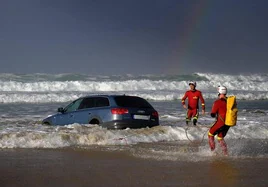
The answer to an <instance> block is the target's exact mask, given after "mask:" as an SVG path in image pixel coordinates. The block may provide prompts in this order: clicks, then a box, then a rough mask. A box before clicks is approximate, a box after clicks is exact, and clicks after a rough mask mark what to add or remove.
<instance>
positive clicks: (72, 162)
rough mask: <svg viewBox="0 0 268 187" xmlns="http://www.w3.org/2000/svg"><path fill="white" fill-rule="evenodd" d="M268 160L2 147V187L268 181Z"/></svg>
mask: <svg viewBox="0 0 268 187" xmlns="http://www.w3.org/2000/svg"><path fill="white" fill-rule="evenodd" d="M267 173H268V160H267V159H265V158H264V159H260V158H258V159H253V158H248V159H230V158H217V157H213V158H212V159H211V160H207V161H200V162H189V161H167V160H164V161H163V160H162V161H159V160H155V159H144V158H137V157H134V156H132V155H131V154H129V153H128V152H127V151H107V150H102V149H98V148H95V149H91V150H83V149H71V148H69V149H2V150H0V176H1V178H0V186H1V187H11V186H12V187H13V186H15V187H16V186H27V187H32V186H35V187H36V186H38V187H43V186H46V187H59V186H64V187H69V186H70V187H71V186H152V187H153V186H154V187H156V186H225V187H226V186H228V187H230V186H231V187H232V186H235V187H237V186H248V187H249V186H250V187H251V186H258V187H259V186H268V177H267Z"/></svg>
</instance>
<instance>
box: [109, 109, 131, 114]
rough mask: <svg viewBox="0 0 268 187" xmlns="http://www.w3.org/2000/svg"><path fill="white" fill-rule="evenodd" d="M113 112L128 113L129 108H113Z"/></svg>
mask: <svg viewBox="0 0 268 187" xmlns="http://www.w3.org/2000/svg"><path fill="white" fill-rule="evenodd" d="M111 112H112V114H119V115H122V114H127V113H128V109H126V108H112V109H111Z"/></svg>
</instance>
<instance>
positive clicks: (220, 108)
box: [211, 98, 227, 123]
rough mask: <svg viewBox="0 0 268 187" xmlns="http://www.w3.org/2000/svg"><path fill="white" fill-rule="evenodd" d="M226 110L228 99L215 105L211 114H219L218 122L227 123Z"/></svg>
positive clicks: (218, 101) (216, 102)
mask: <svg viewBox="0 0 268 187" xmlns="http://www.w3.org/2000/svg"><path fill="white" fill-rule="evenodd" d="M226 110H227V109H226V99H223V98H222V99H218V100H216V101H215V102H214V103H213V106H212V109H211V114H214V115H215V114H217V116H218V117H217V121H221V122H223V123H225V122H224V121H225V116H226ZM219 116H221V117H219ZM221 118H222V119H221Z"/></svg>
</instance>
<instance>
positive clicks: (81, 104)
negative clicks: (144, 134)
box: [42, 95, 159, 129]
mask: <svg viewBox="0 0 268 187" xmlns="http://www.w3.org/2000/svg"><path fill="white" fill-rule="evenodd" d="M73 123H78V124H98V125H99V126H101V127H104V128H107V129H125V128H144V127H154V126H158V125H159V116H158V112H157V111H156V110H155V109H154V108H153V106H152V105H151V104H150V103H149V102H148V101H147V100H145V99H143V98H141V97H138V96H131V95H89V96H85V97H81V98H78V99H76V100H74V101H73V102H71V103H70V104H69V105H67V106H66V107H65V108H62V107H61V108H58V113H57V114H54V115H50V116H48V117H47V118H45V119H43V121H42V124H46V125H68V124H73Z"/></svg>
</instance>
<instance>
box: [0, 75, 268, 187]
mask: <svg viewBox="0 0 268 187" xmlns="http://www.w3.org/2000/svg"><path fill="white" fill-rule="evenodd" d="M190 80H194V81H196V82H197V89H198V90H200V91H202V93H203V96H204V99H205V102H206V114H205V115H201V114H200V116H199V120H198V126H197V127H194V126H191V125H189V126H186V124H185V114H186V111H185V110H184V109H183V108H182V106H181V98H182V96H183V95H184V93H185V91H186V90H188V89H189V86H188V82H189V81H190ZM267 81H268V74H251V75H243V74H240V75H227V74H213V73H194V74H188V75H114V76H92V75H84V74H58V75H52V74H37V73H36V74H4V73H2V74H0V106H1V107H0V115H1V116H0V154H1V156H0V168H2V169H0V173H1V176H3V175H4V176H5V177H4V178H2V179H1V180H0V184H2V185H1V186H5V185H6V186H20V185H21V186H35V185H36V184H37V186H57V185H64V186H73V185H75V181H76V180H77V181H79V182H77V183H78V184H80V185H77V186H88V185H89V184H92V185H93V186H107V184H108V183H109V185H110V186H126V185H127V186H188V185H190V186H191V185H192V186H195V185H198V186H213V185H215V184H217V185H218V186H223V185H225V186H226V183H225V182H226V180H227V178H228V179H229V178H230V177H231V178H232V181H231V184H230V183H228V184H227V185H228V186H237V185H239V186H241V185H243V186H247V185H248V186H251V185H258V186H267V185H268V180H267V179H266V178H265V177H264V175H265V174H264V173H265V172H263V171H267V170H268V169H267V168H266V166H265V165H267V161H268V115H267V114H268V83H267ZM219 85H224V86H226V87H227V89H228V95H236V97H237V103H238V109H239V112H238V121H237V125H236V126H234V127H231V128H230V130H229V132H228V134H227V136H226V137H225V141H226V142H227V145H228V150H229V156H228V157H224V156H221V155H220V148H219V146H218V145H217V148H216V151H215V152H216V153H218V155H216V154H215V153H212V152H211V151H210V150H209V147H208V144H207V132H208V129H209V127H210V126H211V124H212V123H213V122H214V120H215V119H213V118H211V117H210V110H211V107H212V103H213V101H214V100H215V99H216V98H217V87H218V86H219ZM91 94H127V95H136V96H140V97H143V98H145V99H147V100H148V101H149V102H150V103H151V104H152V106H153V107H154V108H155V109H156V110H157V111H158V113H159V119H160V126H158V127H154V128H143V129H124V130H107V129H105V128H101V127H99V126H97V125H90V124H71V125H66V126H44V125H42V124H41V121H42V119H43V118H45V117H47V116H48V115H50V114H54V113H56V111H57V108H59V107H64V106H66V105H67V104H68V103H69V102H71V101H72V100H74V99H77V98H78V97H81V96H85V95H91ZM85 155H86V156H85ZM18 160H19V161H18ZM73 162H74V163H77V164H78V165H79V167H80V170H79V168H77V166H76V165H75V164H74V163H73ZM104 163H106V164H104ZM229 163H232V164H231V165H230V164H229ZM241 165H243V166H241ZM255 165H258V168H255V167H254V166H255ZM53 166H55V168H54V169H53ZM109 166H110V167H109ZM145 166H146V167H145ZM212 166H213V167H214V166H215V167H216V168H218V169H219V170H220V169H221V168H223V169H224V170H226V168H227V170H228V169H229V170H230V171H231V173H228V172H227V174H225V175H226V176H225V177H226V179H225V180H223V181H222V182H221V180H220V182H219V181H218V182H216V179H217V176H214V177H213V179H211V178H208V177H207V175H208V173H209V172H211V171H210V168H211V167H212ZM114 167H115V168H118V169H119V170H120V169H122V170H124V171H126V172H123V171H121V170H120V171H119V172H118V171H116V170H115V169H114ZM59 168H62V170H60V169H59ZM111 168H112V169H111ZM131 168H132V169H131ZM140 168H143V170H142V171H143V172H141V170H140ZM163 168H164V170H165V171H164V173H162V172H163V171H162V169H163ZM179 168H180V169H179ZM182 168H184V169H182ZM186 168H188V169H189V172H190V174H189V172H188V173H187V169H186ZM199 168H203V169H204V173H203V174H201V176H203V179H202V180H200V178H199V177H197V178H195V175H200V172H201V173H202V169H201V170H200V169H199ZM230 168H231V169H230ZM252 168H255V170H254V169H252ZM109 169H110V170H111V171H113V172H112V173H116V172H118V175H119V174H120V175H122V176H123V178H124V179H121V178H122V177H120V176H117V175H116V174H111V172H109ZM66 170H68V172H66ZM69 170H70V171H69ZM72 170H73V171H75V172H76V173H80V174H81V175H75V174H74V172H73V173H72V172H71V171H72ZM229 170H228V171H229ZM242 170H243V171H242ZM6 171H9V172H8V173H7V172H6ZM26 171H28V172H29V174H28V175H27V174H26V173H27V172H26ZM30 171H32V172H30ZM44 171H45V172H44ZM82 171H83V172H82ZM144 171H148V172H146V173H145V172H144ZM234 171H235V172H236V173H234ZM25 172H26V173H25ZM51 172H52V173H53V174H54V175H56V176H57V175H59V173H65V172H66V173H67V174H68V175H67V174H66V175H64V174H60V176H59V177H58V178H57V179H58V180H56V179H55V177H54V178H53V177H52V174H49V173H51ZM85 172H89V173H91V174H92V175H90V176H91V177H89V176H88V175H86V174H84V173H85ZM95 172H101V173H105V175H107V177H106V178H101V177H100V176H99V175H96V176H95ZM225 172H226V171H225ZM239 172H240V174H241V173H243V172H244V173H243V175H242V174H241V175H238V174H237V173H239ZM82 173H83V174H82ZM93 173H94V175H93ZM30 175H31V176H33V175H34V176H35V177H36V178H35V179H31V178H30ZM54 175H53V176H54ZM126 175H127V176H126ZM157 175H159V176H160V178H159V177H156V176H157ZM177 175H180V177H177V178H176V176H177ZM210 175H212V174H210ZM213 175H215V174H213ZM219 175H220V174H219ZM252 175H253V177H250V176H252ZM14 176H16V177H17V178H16V180H14ZM93 176H94V177H93ZM28 177H29V178H28ZM38 177H39V178H38ZM51 177H52V178H53V179H55V180H52V181H54V182H51V183H46V182H45V181H46V180H45V179H48V178H51ZM88 177H89V178H90V179H89V178H88ZM161 177H162V178H161ZM189 177H190V178H191V180H190V179H189ZM119 178H120V179H119ZM37 179H38V180H37ZM67 179H68V180H67ZM71 179H73V180H71ZM106 179H107V180H106ZM213 180H215V183H214V182H213ZM16 181H17V182H16ZM56 181H57V182H56ZM82 181H83V182H82ZM156 181H157V183H156ZM131 182H132V183H131ZM228 182H230V181H228Z"/></svg>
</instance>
